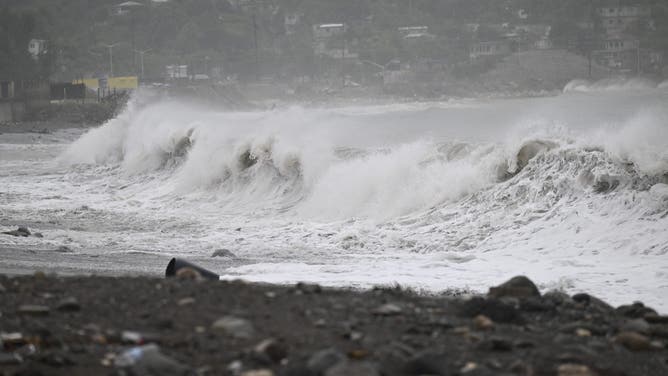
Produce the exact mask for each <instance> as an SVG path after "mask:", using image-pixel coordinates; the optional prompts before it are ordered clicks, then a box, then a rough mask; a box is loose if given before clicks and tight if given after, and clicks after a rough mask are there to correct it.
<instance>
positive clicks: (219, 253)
mask: <svg viewBox="0 0 668 376" xmlns="http://www.w3.org/2000/svg"><path fill="white" fill-rule="evenodd" d="M211 257H229V258H236V257H237V256H236V255H235V254H234V253H232V251H230V250H229V249H225V248H223V249H216V250H215V251H213V254H211Z"/></svg>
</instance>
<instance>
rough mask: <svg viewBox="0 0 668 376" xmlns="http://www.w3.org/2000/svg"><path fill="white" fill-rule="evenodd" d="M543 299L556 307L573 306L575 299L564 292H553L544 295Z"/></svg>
mask: <svg viewBox="0 0 668 376" xmlns="http://www.w3.org/2000/svg"><path fill="white" fill-rule="evenodd" d="M543 299H544V300H546V301H548V302H551V303H552V304H554V305H558V306H560V305H563V304H572V303H573V299H571V297H570V296H569V295H568V294H566V293H565V292H563V291H559V290H551V291H548V292H546V293H545V294H543Z"/></svg>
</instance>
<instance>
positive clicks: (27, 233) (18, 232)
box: [3, 226, 30, 237]
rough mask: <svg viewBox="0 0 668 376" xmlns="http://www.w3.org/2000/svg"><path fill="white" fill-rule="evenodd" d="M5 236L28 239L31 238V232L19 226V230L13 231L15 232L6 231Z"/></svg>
mask: <svg viewBox="0 0 668 376" xmlns="http://www.w3.org/2000/svg"><path fill="white" fill-rule="evenodd" d="M3 234H5V235H11V236H20V237H28V236H30V230H28V228H27V227H24V226H19V228H18V229H16V230H13V231H5V232H3Z"/></svg>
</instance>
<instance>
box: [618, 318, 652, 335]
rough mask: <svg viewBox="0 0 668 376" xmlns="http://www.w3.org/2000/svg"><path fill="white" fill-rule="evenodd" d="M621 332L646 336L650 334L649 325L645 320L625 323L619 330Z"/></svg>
mask: <svg viewBox="0 0 668 376" xmlns="http://www.w3.org/2000/svg"><path fill="white" fill-rule="evenodd" d="M619 331H621V332H637V333H641V334H648V333H649V332H650V326H649V323H648V322H647V321H646V320H645V319H633V320H629V321H627V322H625V323H624V324H623V325H622V326H621V327H620V328H619Z"/></svg>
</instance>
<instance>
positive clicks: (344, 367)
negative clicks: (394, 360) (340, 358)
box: [324, 362, 380, 376]
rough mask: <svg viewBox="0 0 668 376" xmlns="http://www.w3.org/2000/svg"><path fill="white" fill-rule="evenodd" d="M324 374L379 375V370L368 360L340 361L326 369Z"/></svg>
mask: <svg viewBox="0 0 668 376" xmlns="http://www.w3.org/2000/svg"><path fill="white" fill-rule="evenodd" d="M324 376H380V371H379V370H378V368H377V367H376V366H375V365H374V364H372V363H369V362H341V363H338V364H336V365H335V366H333V367H331V368H330V369H328V370H327V371H326V372H325V373H324Z"/></svg>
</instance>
